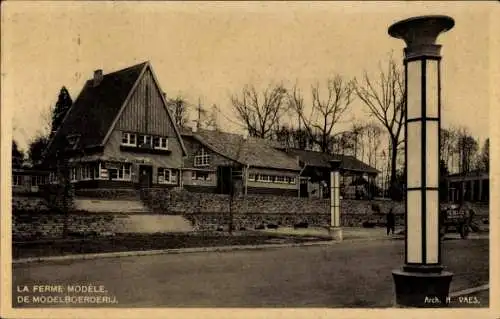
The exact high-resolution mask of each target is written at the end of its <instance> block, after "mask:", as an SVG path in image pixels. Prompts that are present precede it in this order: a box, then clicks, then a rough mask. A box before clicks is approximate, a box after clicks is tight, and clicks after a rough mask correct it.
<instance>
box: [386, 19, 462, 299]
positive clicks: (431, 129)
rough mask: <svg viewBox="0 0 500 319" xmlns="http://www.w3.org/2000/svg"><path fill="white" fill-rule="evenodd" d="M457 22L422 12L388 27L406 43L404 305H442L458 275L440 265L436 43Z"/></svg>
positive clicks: (400, 291) (399, 275) (397, 274)
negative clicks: (453, 280)
mask: <svg viewBox="0 0 500 319" xmlns="http://www.w3.org/2000/svg"><path fill="white" fill-rule="evenodd" d="M454 24H455V23H454V21H453V19H452V18H450V17H447V16H423V17H415V18H410V19H407V20H403V21H400V22H397V23H395V24H393V25H392V26H391V27H390V28H389V34H390V35H391V36H392V37H395V38H399V39H403V40H404V41H405V42H406V48H405V50H404V53H405V59H404V65H405V79H406V81H405V82H406V101H407V104H406V114H405V117H406V121H405V143H406V145H405V146H406V147H405V149H406V154H405V155H406V167H407V169H406V182H407V187H406V223H405V224H406V225H405V228H406V231H405V243H406V245H405V264H404V266H403V267H402V269H401V270H400V269H398V270H394V271H393V272H392V274H393V278H394V283H395V288H396V290H395V291H396V303H397V304H398V305H400V306H409V307H436V306H439V307H442V306H444V305H446V303H447V301H448V300H449V299H448V294H449V288H450V283H451V279H452V276H453V274H452V273H450V272H447V271H444V267H443V266H442V265H441V243H440V236H439V220H440V218H439V146H440V136H439V129H440V123H441V121H440V116H441V105H440V104H441V97H440V91H441V86H440V61H441V55H440V49H441V46H440V45H437V44H436V43H435V42H436V39H437V37H438V35H439V34H440V33H442V32H445V31H448V30H450V29H451V28H452V27H453V26H454ZM409 225H411V227H409Z"/></svg>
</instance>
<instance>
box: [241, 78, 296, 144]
mask: <svg viewBox="0 0 500 319" xmlns="http://www.w3.org/2000/svg"><path fill="white" fill-rule="evenodd" d="M285 97H286V89H285V88H284V87H283V86H282V85H274V86H273V85H270V86H268V87H267V88H266V89H265V90H264V91H263V92H261V93H260V94H259V92H257V89H256V88H255V87H254V86H249V85H247V86H245V87H244V88H243V89H242V92H241V96H240V95H232V96H231V103H232V106H233V109H234V110H235V111H236V116H237V118H238V120H240V121H241V122H242V123H243V124H244V125H245V126H246V128H247V130H248V133H249V135H250V136H254V137H260V138H271V135H272V133H273V130H274V129H276V128H277V127H278V126H279V121H280V118H281V117H282V116H283V115H284V114H285V112H286V111H287V106H288V105H287V104H286V103H285Z"/></svg>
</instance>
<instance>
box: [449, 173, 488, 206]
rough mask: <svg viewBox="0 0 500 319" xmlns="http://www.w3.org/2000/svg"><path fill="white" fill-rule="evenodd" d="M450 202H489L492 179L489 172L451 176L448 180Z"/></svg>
mask: <svg viewBox="0 0 500 319" xmlns="http://www.w3.org/2000/svg"><path fill="white" fill-rule="evenodd" d="M446 183H447V188H448V201H451V202H459V201H461V200H464V201H470V202H489V198H490V177H489V173H488V172H484V171H473V172H467V173H458V174H451V175H449V176H448V177H447V178H446Z"/></svg>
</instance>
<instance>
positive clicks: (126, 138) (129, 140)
mask: <svg viewBox="0 0 500 319" xmlns="http://www.w3.org/2000/svg"><path fill="white" fill-rule="evenodd" d="M122 145H126V146H137V140H136V135H135V134H134V133H126V132H123V134H122Z"/></svg>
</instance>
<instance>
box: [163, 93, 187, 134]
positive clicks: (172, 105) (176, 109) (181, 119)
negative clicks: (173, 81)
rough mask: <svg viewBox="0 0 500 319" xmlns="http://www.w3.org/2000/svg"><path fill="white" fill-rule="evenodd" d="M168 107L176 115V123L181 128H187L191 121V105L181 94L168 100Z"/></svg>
mask: <svg viewBox="0 0 500 319" xmlns="http://www.w3.org/2000/svg"><path fill="white" fill-rule="evenodd" d="M168 108H169V109H170V112H171V114H172V115H173V117H174V121H175V124H176V125H177V127H179V128H185V127H186V126H187V123H188V121H189V105H188V103H187V101H186V99H184V98H183V97H181V96H177V97H176V98H173V99H169V100H168Z"/></svg>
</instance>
